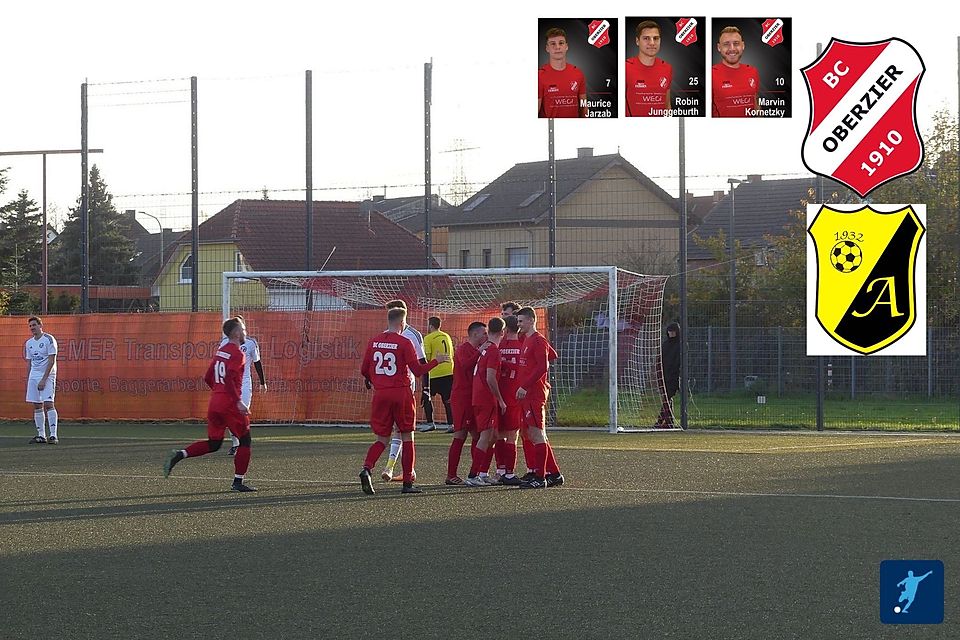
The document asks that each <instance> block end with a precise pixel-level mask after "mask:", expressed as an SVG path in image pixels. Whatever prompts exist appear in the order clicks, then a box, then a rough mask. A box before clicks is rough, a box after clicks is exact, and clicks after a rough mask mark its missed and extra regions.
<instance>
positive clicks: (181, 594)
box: [0, 424, 960, 640]
mask: <svg viewBox="0 0 960 640" xmlns="http://www.w3.org/2000/svg"><path fill="white" fill-rule="evenodd" d="M202 434H203V428H202V427H200V426H196V425H169V426H156V425H97V426H74V425H64V426H63V427H62V432H61V435H62V444H60V445H58V446H50V445H29V444H27V440H28V439H29V438H30V436H31V435H32V428H31V427H30V426H28V425H26V424H20V425H12V424H8V425H3V426H0V530H2V535H0V579H2V584H3V589H2V592H3V596H4V606H3V610H2V613H0V637H3V638H29V639H34V638H113V637H116V638H225V639H226V638H229V639H234V640H235V639H237V638H281V639H284V640H286V639H289V638H360V637H374V638H377V637H410V638H449V637H468V636H469V637H493V638H501V637H547V638H698V639H699V638H738V639H739V638H757V639H761V638H762V639H771V638H887V637H890V638H892V637H904V636H906V637H924V638H954V637H958V635H960V622H958V614H960V606H958V600H957V597H956V594H957V593H960V580H958V566H960V550H958V548H957V545H956V544H955V542H954V539H955V536H954V531H955V529H956V522H957V521H958V517H960V485H958V482H957V476H958V473H957V459H958V457H960V437H957V436H954V435H941V434H914V433H910V434H839V433H827V434H816V433H796V434H746V433H653V434H643V435H629V436H626V435H622V436H610V435H606V434H598V433H572V432H564V433H557V434H556V435H555V436H553V438H552V440H553V442H554V444H555V447H556V451H557V457H558V459H559V462H560V465H561V467H562V468H563V471H564V474H565V476H566V478H567V483H566V484H565V485H564V486H563V487H560V488H552V489H545V490H539V491H521V490H518V489H509V488H486V489H469V488H458V487H446V486H444V485H442V479H443V477H444V472H445V467H446V451H447V443H448V442H449V436H448V435H446V434H440V433H430V434H423V435H420V434H418V436H417V437H418V440H417V442H418V450H417V454H418V456H417V469H418V475H419V480H420V484H422V485H423V486H424V488H425V489H426V493H425V494H423V495H415V496H401V495H400V493H399V489H400V487H399V484H398V483H392V484H391V485H389V486H388V485H382V484H377V485H376V486H377V489H378V493H377V495H375V496H365V495H363V494H362V493H361V492H360V489H359V483H358V481H357V477H356V475H357V471H358V470H359V467H360V463H361V462H362V459H363V455H364V453H365V451H366V447H367V444H368V443H369V442H370V439H371V438H370V435H369V433H367V432H365V431H362V430H332V429H317V428H314V429H303V428H255V429H254V451H253V460H252V463H251V467H250V473H249V475H248V478H249V481H250V483H251V484H253V485H255V486H257V487H258V488H259V492H258V493H253V494H242V495H241V494H236V493H231V492H230V491H228V487H229V483H230V478H231V477H232V471H233V466H232V459H231V458H229V457H228V456H227V455H226V453H225V451H226V449H222V450H221V451H220V452H218V453H216V454H211V455H209V456H206V457H204V458H201V459H196V460H187V461H185V462H183V463H182V464H181V465H179V466H177V468H176V469H175V471H174V474H173V475H172V476H171V477H170V478H169V479H164V478H163V476H162V472H161V463H162V460H163V457H164V454H165V453H166V452H167V451H168V450H169V449H170V448H173V447H174V446H181V445H185V444H187V443H188V442H189V441H190V440H192V439H195V438H197V437H201V435H202ZM466 458H467V456H466V455H465V456H464V461H463V462H462V463H461V467H462V466H463V464H464V463H465V462H466ZM886 559H937V560H942V561H943V562H944V565H945V567H946V585H945V586H946V615H945V622H944V623H943V624H942V625H938V626H928V627H924V628H922V629H905V628H902V627H891V626H884V625H881V624H880V621H879V609H878V607H879V604H878V593H879V590H878V575H879V563H880V561H881V560H886ZM910 631H913V632H915V633H908V632H910ZM917 633H921V635H917Z"/></svg>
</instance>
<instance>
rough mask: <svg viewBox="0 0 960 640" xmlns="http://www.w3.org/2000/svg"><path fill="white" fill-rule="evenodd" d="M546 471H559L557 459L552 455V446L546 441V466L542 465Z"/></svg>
mask: <svg viewBox="0 0 960 640" xmlns="http://www.w3.org/2000/svg"><path fill="white" fill-rule="evenodd" d="M544 469H545V470H546V472H547V473H560V467H559V466H557V459H556V458H555V457H554V455H553V447H551V446H550V443H549V442H548V443H547V466H545V467H544Z"/></svg>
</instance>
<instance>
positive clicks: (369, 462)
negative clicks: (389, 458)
mask: <svg viewBox="0 0 960 640" xmlns="http://www.w3.org/2000/svg"><path fill="white" fill-rule="evenodd" d="M386 448H387V445H385V444H383V443H382V442H380V441H379V440H377V441H376V442H374V443H373V444H372V445H370V448H369V449H367V458H366V460H364V461H363V466H364V468H365V469H373V468H374V467H375V466H377V460H379V459H380V456H381V455H382V454H383V450H384V449H386Z"/></svg>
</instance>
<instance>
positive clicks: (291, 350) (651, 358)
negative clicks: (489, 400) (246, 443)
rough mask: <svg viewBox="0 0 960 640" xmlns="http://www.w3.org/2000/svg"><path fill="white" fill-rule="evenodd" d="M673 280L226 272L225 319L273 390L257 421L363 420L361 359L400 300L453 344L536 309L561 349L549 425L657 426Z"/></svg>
mask: <svg viewBox="0 0 960 640" xmlns="http://www.w3.org/2000/svg"><path fill="white" fill-rule="evenodd" d="M666 280H667V276H660V275H654V276H651V275H642V274H637V273H633V272H630V271H625V270H623V269H618V268H616V267H554V268H547V267H543V268H511V269H412V270H396V271H231V272H224V273H223V299H222V302H223V317H224V318H228V317H231V316H234V315H238V314H240V315H243V316H244V319H245V320H246V321H247V324H248V327H249V331H250V334H251V335H252V336H254V337H255V338H257V339H258V341H259V342H260V350H261V356H262V358H263V368H264V371H265V374H266V377H267V379H268V385H270V389H271V392H270V393H268V394H266V395H264V396H263V397H262V398H260V397H255V398H254V405H255V406H254V407H253V411H252V413H253V417H254V421H255V422H257V421H259V422H272V423H323V424H364V423H365V422H366V418H365V415H366V413H365V412H366V411H367V410H368V409H369V394H368V392H366V391H365V390H364V389H362V388H360V387H359V385H360V380H361V379H360V374H359V366H360V362H359V355H362V352H363V348H364V347H365V345H366V341H367V340H368V339H369V338H370V337H371V336H372V335H374V334H375V333H377V332H379V331H382V330H383V328H384V327H385V322H386V318H385V314H384V311H383V309H384V304H385V303H386V302H387V301H389V300H392V299H396V298H399V299H403V300H405V302H406V303H407V307H408V323H409V324H410V325H412V326H414V327H415V328H416V329H419V330H420V331H421V332H423V333H426V332H427V329H426V321H427V318H428V317H431V316H436V317H439V318H442V320H443V327H442V328H443V330H444V331H446V332H447V333H449V334H450V335H451V337H452V338H453V340H454V342H455V343H457V342H459V340H462V339H464V338H465V335H466V326H467V324H468V323H469V322H471V321H474V320H479V321H482V322H486V321H487V320H488V319H489V318H490V317H491V316H494V315H500V304H501V303H503V302H506V301H508V300H509V301H515V302H517V303H519V304H520V306H530V307H533V308H534V309H536V310H537V312H538V329H539V330H540V332H541V333H544V335H546V336H547V338H548V339H549V340H550V341H551V343H552V344H553V345H554V347H555V348H556V349H557V351H558V353H559V358H558V360H557V361H556V362H555V363H553V364H552V365H551V371H550V382H551V386H552V391H551V402H552V406H551V420H553V422H554V424H555V425H558V426H560V427H561V428H563V427H573V428H597V429H606V430H609V431H610V432H611V433H616V432H617V431H618V428H619V430H620V431H624V430H629V431H633V430H647V429H650V428H651V427H652V425H653V423H654V422H655V420H656V418H657V416H658V414H659V412H660V410H661V406H662V397H661V393H660V388H661V386H662V376H663V373H662V367H660V360H659V357H660V344H661V340H662V335H663V332H662V326H663V325H662V317H661V316H662V309H663V290H664V286H665V283H666ZM437 410H438V411H439V412H440V415H443V414H444V413H445V412H444V409H443V408H442V406H441V405H440V403H439V402H436V405H435V411H434V413H435V415H436V411H437ZM625 427H630V428H625Z"/></svg>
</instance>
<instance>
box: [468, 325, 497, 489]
mask: <svg viewBox="0 0 960 640" xmlns="http://www.w3.org/2000/svg"><path fill="white" fill-rule="evenodd" d="M503 326H504V324H503V318H490V320H489V321H488V322H487V341H486V343H484V344H483V345H482V346H481V347H480V358H479V359H478V360H477V365H476V368H475V369H474V372H473V393H472V402H473V415H474V419H475V420H476V425H477V433H478V434H479V438H478V439H477V444H476V446H475V447H474V448H473V451H472V453H473V456H472V459H473V464H472V465H471V467H470V475H469V476H467V480H466V482H465V484H468V485H470V486H472V487H483V486H487V485H492V484H497V480H495V479H494V478H491V477H490V475H489V474H488V473H487V469H489V468H490V461H491V458H492V457H493V451H494V449H493V444H494V442H495V441H496V439H497V432H498V431H499V429H500V417H501V416H502V415H503V412H504V411H506V409H507V403H506V402H505V401H504V399H503V395H502V394H501V393H500V350H499V349H498V348H497V345H499V344H500V340H501V339H502V338H503Z"/></svg>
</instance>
